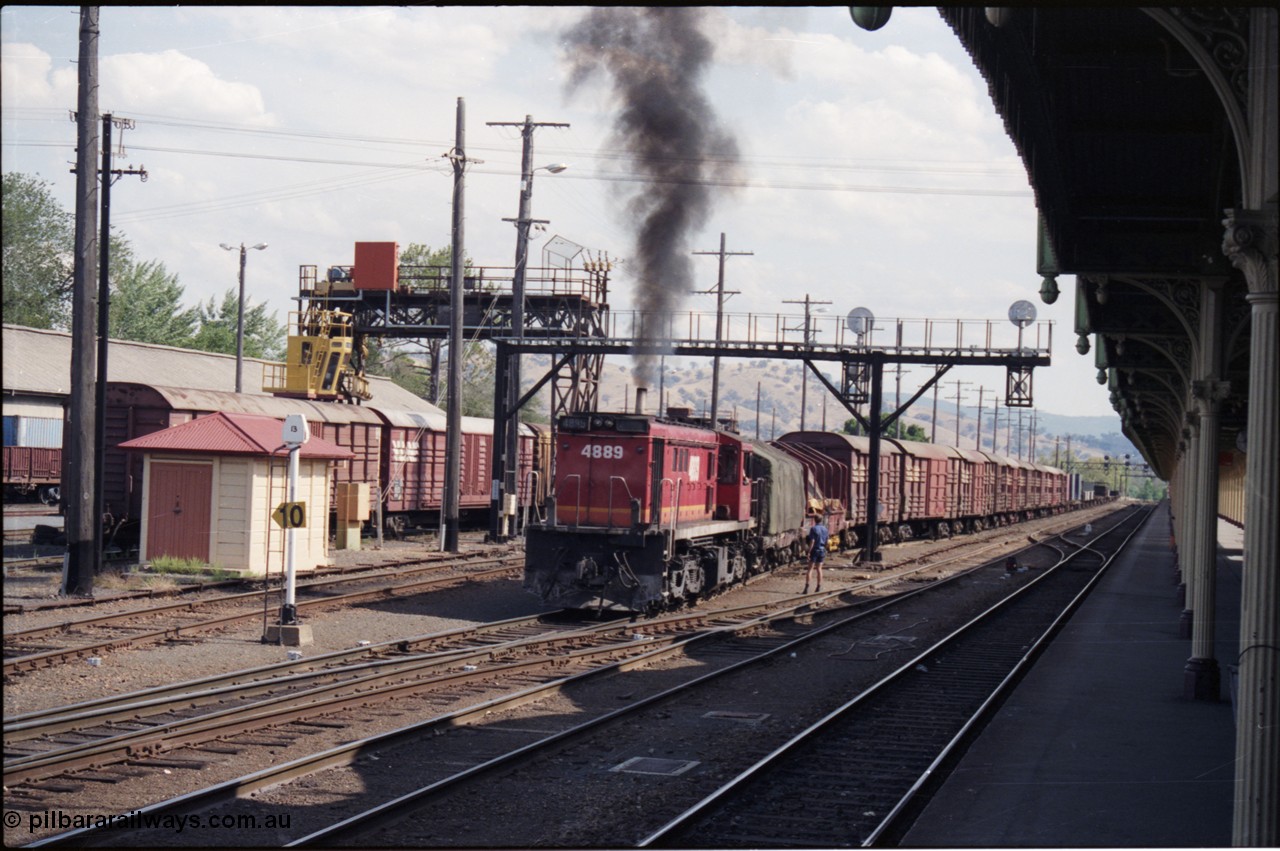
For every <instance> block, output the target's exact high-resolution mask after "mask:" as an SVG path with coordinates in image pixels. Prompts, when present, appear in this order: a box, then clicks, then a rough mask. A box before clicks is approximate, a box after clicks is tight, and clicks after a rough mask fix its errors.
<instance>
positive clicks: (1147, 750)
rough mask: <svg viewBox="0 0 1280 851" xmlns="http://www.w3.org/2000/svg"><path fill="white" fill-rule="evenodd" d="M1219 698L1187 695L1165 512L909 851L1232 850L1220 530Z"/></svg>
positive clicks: (1235, 591)
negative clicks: (919, 850) (1015, 850)
mask: <svg viewBox="0 0 1280 851" xmlns="http://www.w3.org/2000/svg"><path fill="white" fill-rule="evenodd" d="M1218 540H1219V558H1218V577H1217V578H1218V584H1217V599H1216V601H1215V602H1216V606H1215V608H1216V609H1217V611H1218V621H1217V628H1216V630H1215V645H1214V650H1215V654H1214V655H1215V656H1216V658H1217V659H1218V660H1219V664H1220V667H1221V672H1222V689H1221V699H1220V700H1219V701H1217V702H1211V701H1194V700H1189V699H1187V698H1186V697H1184V694H1183V692H1184V668H1185V666H1186V662H1187V659H1188V658H1189V657H1190V653H1191V643H1190V641H1189V640H1187V639H1185V638H1180V637H1179V618H1180V615H1181V612H1182V606H1181V600H1180V598H1179V597H1178V596H1177V593H1176V591H1177V589H1176V585H1175V584H1174V575H1175V574H1174V558H1173V553H1172V551H1171V549H1170V546H1169V512H1168V507H1167V505H1161V506H1160V508H1158V509H1157V511H1156V512H1155V513H1154V514H1153V515H1152V516H1151V517H1150V518H1149V519H1148V520H1147V522H1146V524H1145V525H1144V526H1143V528H1142V529H1141V530H1140V531H1139V532H1138V534H1137V536H1135V538H1134V539H1133V541H1132V542H1131V545H1130V547H1129V549H1128V551H1127V552H1126V553H1125V554H1124V555H1122V556H1121V557H1120V558H1118V559H1116V561H1115V562H1113V563H1112V565H1111V567H1110V569H1109V570H1108V573H1107V575H1106V576H1104V577H1103V579H1102V580H1101V581H1100V582H1099V584H1098V585H1097V587H1096V588H1095V589H1094V591H1093V593H1092V594H1090V596H1089V597H1088V598H1087V599H1086V600H1085V601H1084V602H1083V604H1082V605H1081V607H1080V608H1079V609H1078V610H1077V612H1076V613H1075V614H1074V615H1073V616H1072V618H1071V619H1070V621H1069V622H1068V623H1067V624H1066V625H1065V626H1064V628H1063V630H1062V631H1061V632H1060V633H1059V635H1058V636H1057V638H1056V639H1055V640H1054V641H1053V643H1052V645H1051V646H1050V647H1049V648H1048V649H1047V650H1046V651H1045V653H1044V654H1043V655H1042V656H1041V658H1040V659H1039V660H1037V662H1036V664H1035V665H1034V667H1033V668H1032V670H1031V671H1030V672H1029V673H1028V674H1027V676H1026V677H1025V679H1024V680H1023V681H1022V683H1020V684H1019V685H1018V687H1017V688H1016V690H1015V692H1014V693H1013V694H1012V695H1011V696H1010V698H1009V699H1008V700H1007V701H1006V702H1005V704H1004V705H1003V707H1002V708H1001V709H1000V710H999V711H998V713H997V716H996V718H994V719H993V721H992V723H991V724H990V725H989V726H988V727H987V728H986V730H985V731H984V732H983V733H982V734H981V735H980V736H979V738H978V740H977V741H975V742H974V744H973V745H972V747H970V749H969V751H968V753H967V754H966V755H965V756H964V758H963V759H962V761H961V763H960V765H959V766H958V768H957V769H956V771H955V772H954V773H953V774H952V775H951V776H950V777H949V778H948V780H947V781H946V782H945V783H944V785H943V787H942V788H941V789H940V790H939V791H938V792H937V794H935V795H934V797H933V799H932V800H931V801H930V802H929V804H928V806H927V807H926V809H925V811H924V812H923V814H922V815H921V817H920V818H919V819H918V820H917V822H916V824H915V826H914V827H913V828H912V829H911V831H910V832H909V833H908V834H907V835H906V837H905V838H904V840H903V842H902V846H903V847H934V848H939V847H941V848H969V847H985V848H999V847H1019V848H1062V847H1079V848H1086V847H1110V848H1153V847H1160V848H1177V847H1215V848H1221V847H1227V846H1229V845H1230V844H1231V818H1232V792H1233V786H1234V780H1235V771H1234V759H1235V725H1234V718H1233V711H1232V706H1231V702H1230V689H1229V685H1230V677H1229V667H1228V666H1229V665H1230V664H1232V663H1233V662H1234V660H1235V658H1236V652H1237V651H1236V648H1237V646H1238V643H1239V610H1240V565H1241V562H1240V546H1241V542H1242V537H1241V533H1240V531H1239V530H1238V529H1235V528H1234V527H1231V526H1229V525H1227V524H1225V523H1223V524H1221V526H1220V527H1219V538H1218Z"/></svg>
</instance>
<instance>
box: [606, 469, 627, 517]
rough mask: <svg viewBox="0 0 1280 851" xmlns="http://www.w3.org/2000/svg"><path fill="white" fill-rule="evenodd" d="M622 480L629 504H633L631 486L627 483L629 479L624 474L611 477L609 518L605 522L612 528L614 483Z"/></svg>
mask: <svg viewBox="0 0 1280 851" xmlns="http://www.w3.org/2000/svg"><path fill="white" fill-rule="evenodd" d="M614 482H622V489H623V490H624V491H626V492H627V504H628V505H630V504H631V499H632V497H631V486H630V485H628V484H627V480H626V479H624V478H623V477H622V476H610V477H609V519H608V521H607V522H606V523H605V525H606V526H608V527H609V528H610V529H612V528H613V483H614Z"/></svg>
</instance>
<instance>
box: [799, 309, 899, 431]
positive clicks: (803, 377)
mask: <svg viewBox="0 0 1280 851" xmlns="http://www.w3.org/2000/svg"><path fill="white" fill-rule="evenodd" d="M783 304H803V305H804V345H805V348H808V347H809V346H810V345H812V343H813V332H812V331H811V330H810V328H809V308H810V307H812V306H813V305H815V304H831V302H829V301H814V300H813V299H811V298H810V297H809V295H808V294H807V293H806V294H805V297H804V299H803V300H792V299H786V300H784V301H783ZM791 330H795V329H791ZM808 406H809V361H808V360H802V361H801V362H800V430H801V431H804V425H805V409H806V408H808ZM873 416H878V412H876V413H875V414H873Z"/></svg>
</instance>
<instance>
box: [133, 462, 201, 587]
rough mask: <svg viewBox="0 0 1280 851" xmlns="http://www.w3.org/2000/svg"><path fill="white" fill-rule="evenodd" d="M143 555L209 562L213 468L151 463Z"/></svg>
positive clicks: (197, 465) (196, 465) (199, 465)
mask: <svg viewBox="0 0 1280 851" xmlns="http://www.w3.org/2000/svg"><path fill="white" fill-rule="evenodd" d="M150 490H151V492H150V502H149V505H150V509H149V510H150V514H151V516H150V518H149V520H150V522H149V523H148V525H147V557H148V558H157V557H159V556H171V557H173V558H190V559H197V560H199V561H202V562H208V561H209V507H210V498H211V496H212V492H213V467H212V466H210V465H208V464H176V463H169V462H165V463H154V462H153V463H152V464H151V485H150Z"/></svg>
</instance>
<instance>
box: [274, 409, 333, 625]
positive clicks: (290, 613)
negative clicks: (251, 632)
mask: <svg viewBox="0 0 1280 851" xmlns="http://www.w3.org/2000/svg"><path fill="white" fill-rule="evenodd" d="M283 438H284V444H285V446H287V447H289V495H288V498H287V502H288V506H289V508H288V509H286V514H290V513H291V512H292V506H293V505H294V504H295V503H296V502H297V501H298V454H299V453H300V452H301V450H302V444H304V443H306V442H307V441H308V440H310V439H311V427H310V426H309V425H307V420H306V418H305V417H303V416H302V414H290V415H289V416H287V417H285V421H284V434H283ZM325 508H326V510H327V506H326V507H325ZM283 525H285V533H284V605H282V606H281V607H280V632H281V634H283V633H284V632H285V627H289V628H290V629H289V631H290V632H296V631H299V630H301V629H302V627H300V626H298V606H297V576H296V571H295V568H294V552H295V551H296V549H297V547H296V542H295V540H294V533H295V532H296V530H295V529H294V523H293V522H292V521H290V522H288V523H286V524H283Z"/></svg>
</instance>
